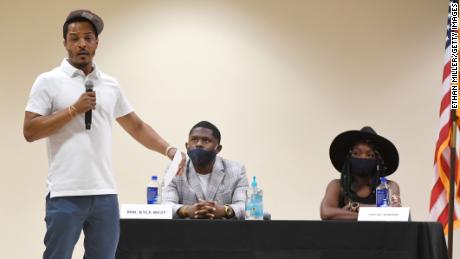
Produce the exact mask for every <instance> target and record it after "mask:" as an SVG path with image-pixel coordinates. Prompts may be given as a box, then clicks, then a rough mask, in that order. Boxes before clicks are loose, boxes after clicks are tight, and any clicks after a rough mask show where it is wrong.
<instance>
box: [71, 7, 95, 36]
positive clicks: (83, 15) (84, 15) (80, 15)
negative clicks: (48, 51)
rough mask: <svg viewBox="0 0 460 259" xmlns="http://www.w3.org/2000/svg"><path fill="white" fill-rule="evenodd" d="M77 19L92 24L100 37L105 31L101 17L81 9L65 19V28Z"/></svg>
mask: <svg viewBox="0 0 460 259" xmlns="http://www.w3.org/2000/svg"><path fill="white" fill-rule="evenodd" d="M75 19H85V20H87V21H88V22H90V23H91V24H92V25H93V27H94V29H96V34H97V35H99V34H100V33H101V32H102V29H104V21H102V19H101V17H99V16H98V15H97V14H95V13H93V12H91V11H90V10H85V9H80V10H75V11H72V12H70V13H69V15H68V16H67V18H66V19H65V23H64V26H67V25H68V24H69V23H71V22H72V21H73V20H75Z"/></svg>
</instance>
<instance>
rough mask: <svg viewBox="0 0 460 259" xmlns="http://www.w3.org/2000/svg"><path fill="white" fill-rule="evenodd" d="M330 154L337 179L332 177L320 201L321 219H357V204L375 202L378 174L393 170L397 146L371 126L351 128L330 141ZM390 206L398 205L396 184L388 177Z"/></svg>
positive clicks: (399, 200) (398, 198)
mask: <svg viewBox="0 0 460 259" xmlns="http://www.w3.org/2000/svg"><path fill="white" fill-rule="evenodd" d="M329 157H330V158H331V161H332V164H333V165H334V167H335V169H337V171H339V172H340V173H341V177H340V179H334V180H332V181H331V182H330V183H329V184H328V186H327V188H326V193H325V195H324V198H323V201H322V202H321V210H320V214H321V218H322V219H348V220H356V219H357V218H358V210H359V207H360V206H375V188H376V187H377V186H378V185H379V184H380V177H386V176H388V175H390V174H392V173H394V172H395V171H396V169H397V168H398V163H399V155H398V150H397V149H396V147H395V145H393V143H391V141H389V140H388V139H386V138H384V137H382V136H379V135H377V133H376V132H375V131H374V130H373V129H372V128H371V127H363V128H362V129H361V130H350V131H345V132H343V133H341V134H339V135H338V136H337V137H335V139H334V140H333V141H332V144H331V146H330V148H329ZM388 185H389V189H390V206H394V207H398V206H401V199H400V194H399V186H398V184H397V183H396V182H394V181H388Z"/></svg>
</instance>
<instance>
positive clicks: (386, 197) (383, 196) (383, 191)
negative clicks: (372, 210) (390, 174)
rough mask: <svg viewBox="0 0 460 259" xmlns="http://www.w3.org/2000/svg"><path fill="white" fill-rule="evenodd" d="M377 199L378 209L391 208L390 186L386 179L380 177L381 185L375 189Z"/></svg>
mask: <svg viewBox="0 0 460 259" xmlns="http://www.w3.org/2000/svg"><path fill="white" fill-rule="evenodd" d="M375 199H376V203H375V205H377V207H389V206H390V191H389V186H388V180H387V179H386V178H385V177H380V184H379V186H377V188H376V189H375Z"/></svg>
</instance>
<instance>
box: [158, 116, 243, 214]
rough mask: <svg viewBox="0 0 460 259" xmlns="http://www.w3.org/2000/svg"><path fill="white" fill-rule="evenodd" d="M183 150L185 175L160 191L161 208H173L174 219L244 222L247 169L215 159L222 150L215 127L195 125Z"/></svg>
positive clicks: (208, 124)
mask: <svg viewBox="0 0 460 259" xmlns="http://www.w3.org/2000/svg"><path fill="white" fill-rule="evenodd" d="M185 147H186V148H187V154H188V156H189V157H190V160H189V161H188V162H187V164H186V168H185V173H184V174H182V175H178V176H176V177H174V179H173V180H172V181H171V183H170V184H169V185H168V186H166V187H165V188H164V189H163V204H172V205H173V215H174V217H176V218H177V217H180V218H196V219H221V218H227V219H230V218H236V219H244V213H245V212H244V208H245V202H246V190H247V188H248V180H247V177H246V169H245V168H244V166H243V165H242V164H240V163H237V162H233V161H230V160H227V159H224V158H222V157H220V156H217V154H218V153H219V152H220V151H221V150H222V145H220V132H219V130H218V129H217V127H216V126H214V125H213V124H212V123H210V122H207V121H201V122H199V123H197V124H196V125H195V126H193V127H192V129H191V130H190V133H189V138H188V142H187V143H185Z"/></svg>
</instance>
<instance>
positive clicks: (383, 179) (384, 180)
mask: <svg viewBox="0 0 460 259" xmlns="http://www.w3.org/2000/svg"><path fill="white" fill-rule="evenodd" d="M380 182H382V183H386V182H388V180H387V178H385V177H380Z"/></svg>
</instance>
